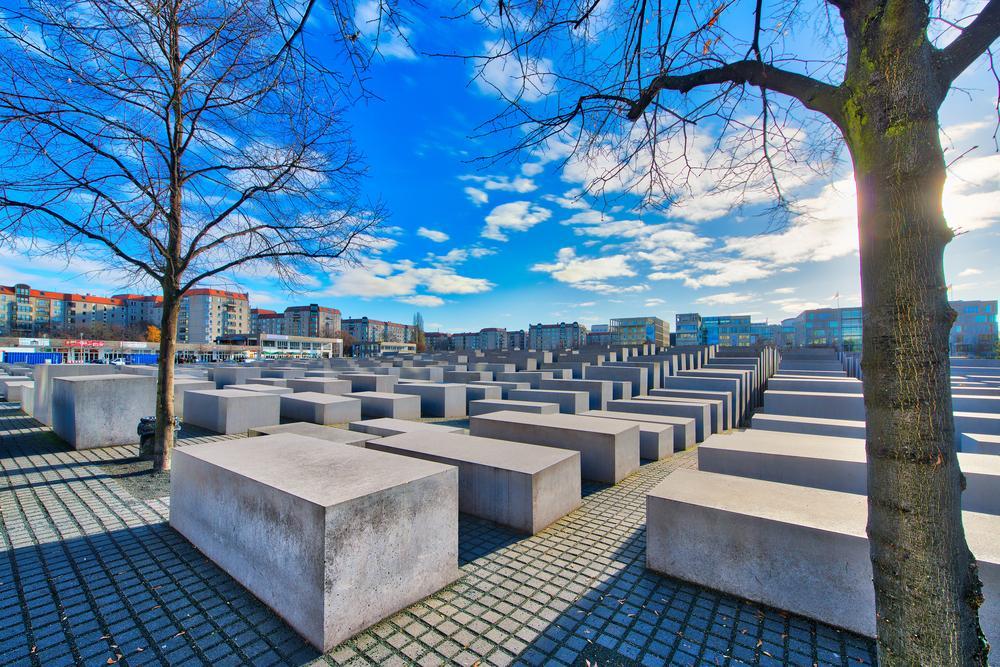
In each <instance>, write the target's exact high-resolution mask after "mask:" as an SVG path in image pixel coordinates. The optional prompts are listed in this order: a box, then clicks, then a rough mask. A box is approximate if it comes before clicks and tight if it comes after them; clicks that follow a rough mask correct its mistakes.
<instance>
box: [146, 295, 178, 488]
mask: <svg viewBox="0 0 1000 667" xmlns="http://www.w3.org/2000/svg"><path fill="white" fill-rule="evenodd" d="M180 307H181V301H180V298H179V297H178V296H177V294H176V293H175V292H174V291H173V290H169V289H168V290H164V294H163V316H162V317H161V319H160V358H159V361H158V362H157V367H158V369H159V373H158V374H157V381H156V444H155V446H154V450H153V469H154V470H156V471H166V470H170V454H171V452H172V451H173V448H174V357H175V354H176V351H177V320H178V316H179V314H180Z"/></svg>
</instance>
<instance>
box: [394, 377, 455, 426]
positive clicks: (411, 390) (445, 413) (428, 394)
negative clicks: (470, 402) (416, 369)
mask: <svg viewBox="0 0 1000 667" xmlns="http://www.w3.org/2000/svg"><path fill="white" fill-rule="evenodd" d="M395 392H396V393H397V394H411V395H413V396H419V397H420V416H421V417H454V418H462V417H465V416H466V415H468V410H467V409H466V399H465V385H464V384H454V383H448V384H436V383H415V384H400V385H396V389H395Z"/></svg>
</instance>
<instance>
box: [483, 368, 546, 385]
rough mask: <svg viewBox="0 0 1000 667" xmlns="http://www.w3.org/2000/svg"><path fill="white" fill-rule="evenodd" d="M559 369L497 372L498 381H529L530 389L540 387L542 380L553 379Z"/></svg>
mask: <svg viewBox="0 0 1000 667" xmlns="http://www.w3.org/2000/svg"><path fill="white" fill-rule="evenodd" d="M556 370H557V369H552V368H550V369H548V370H544V371H515V372H513V373H497V374H496V380H497V381H498V382H527V383H528V387H529V388H530V389H538V388H539V387H540V386H541V382H542V380H551V379H553V377H554V376H555V373H556Z"/></svg>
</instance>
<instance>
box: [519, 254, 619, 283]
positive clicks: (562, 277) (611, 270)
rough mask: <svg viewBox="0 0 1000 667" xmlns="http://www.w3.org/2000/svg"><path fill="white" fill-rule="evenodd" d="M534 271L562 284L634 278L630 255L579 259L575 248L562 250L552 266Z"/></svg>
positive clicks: (536, 266) (541, 265) (537, 267)
mask: <svg viewBox="0 0 1000 667" xmlns="http://www.w3.org/2000/svg"><path fill="white" fill-rule="evenodd" d="M531 270H532V271H541V272H545V273H548V274H549V275H551V276H552V277H553V278H555V279H556V280H558V281H559V282H562V283H582V282H592V281H601V280H606V279H608V278H621V277H628V276H634V275H635V271H633V270H632V269H631V267H629V265H628V255H610V256H607V257H593V258H583V257H577V256H576V251H574V250H573V248H562V249H561V250H560V251H559V253H558V254H557V255H556V261H555V262H554V263H552V264H535V265H534V266H532V267H531Z"/></svg>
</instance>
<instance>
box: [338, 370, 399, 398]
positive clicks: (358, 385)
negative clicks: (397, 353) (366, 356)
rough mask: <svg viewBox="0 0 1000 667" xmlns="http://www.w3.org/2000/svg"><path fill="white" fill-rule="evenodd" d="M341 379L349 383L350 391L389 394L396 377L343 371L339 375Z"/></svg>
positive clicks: (393, 386) (394, 384)
mask: <svg viewBox="0 0 1000 667" xmlns="http://www.w3.org/2000/svg"><path fill="white" fill-rule="evenodd" d="M340 379H341V380H347V381H348V382H350V383H351V392H352V393H358V392H362V391H371V392H377V393H383V394H391V393H392V391H393V389H394V388H395V386H396V378H395V377H394V376H392V375H379V374H377V373H345V374H342V375H341V376H340Z"/></svg>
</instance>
